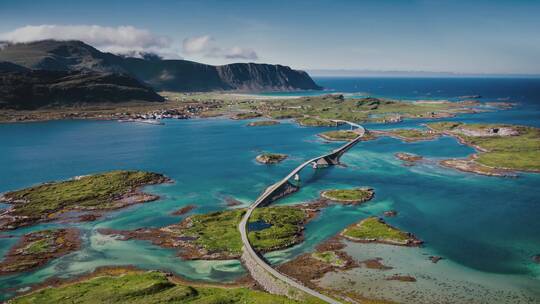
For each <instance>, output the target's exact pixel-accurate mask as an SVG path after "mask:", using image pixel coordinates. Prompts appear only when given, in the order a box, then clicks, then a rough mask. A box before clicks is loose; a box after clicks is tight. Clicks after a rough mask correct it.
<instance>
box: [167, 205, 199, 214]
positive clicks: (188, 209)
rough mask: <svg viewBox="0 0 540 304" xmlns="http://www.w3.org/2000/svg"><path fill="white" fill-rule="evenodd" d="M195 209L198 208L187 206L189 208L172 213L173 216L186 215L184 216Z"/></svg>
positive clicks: (185, 207)
mask: <svg viewBox="0 0 540 304" xmlns="http://www.w3.org/2000/svg"><path fill="white" fill-rule="evenodd" d="M195 208H197V206H195V205H187V206H184V207H182V208H180V209H178V210H176V211H174V212H173V213H172V215H184V214H186V213H188V212H190V211H191V210H193V209H195Z"/></svg>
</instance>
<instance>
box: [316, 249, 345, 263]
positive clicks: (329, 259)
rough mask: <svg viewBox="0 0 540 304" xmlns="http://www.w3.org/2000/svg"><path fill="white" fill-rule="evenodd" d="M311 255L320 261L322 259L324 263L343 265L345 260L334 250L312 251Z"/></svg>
mask: <svg viewBox="0 0 540 304" xmlns="http://www.w3.org/2000/svg"><path fill="white" fill-rule="evenodd" d="M312 256H313V257H314V258H315V259H317V260H320V261H323V262H324V263H326V264H330V265H333V266H337V267H340V266H343V265H344V264H345V261H344V260H342V259H341V258H340V257H339V256H338V255H337V254H336V253H335V252H334V251H323V252H314V253H312Z"/></svg>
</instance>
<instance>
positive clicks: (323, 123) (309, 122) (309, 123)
mask: <svg viewBox="0 0 540 304" xmlns="http://www.w3.org/2000/svg"><path fill="white" fill-rule="evenodd" d="M296 122H297V123H298V124H299V125H301V126H304V127H336V126H337V125H338V124H337V123H336V122H333V121H330V120H327V119H319V118H316V117H302V118H298V119H296Z"/></svg>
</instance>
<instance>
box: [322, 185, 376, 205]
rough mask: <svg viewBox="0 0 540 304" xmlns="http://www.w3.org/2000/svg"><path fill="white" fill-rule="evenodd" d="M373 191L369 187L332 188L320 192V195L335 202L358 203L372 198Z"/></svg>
mask: <svg viewBox="0 0 540 304" xmlns="http://www.w3.org/2000/svg"><path fill="white" fill-rule="evenodd" d="M374 195H375V192H374V191H373V189H371V188H356V189H332V190H325V191H323V192H321V196H322V197H323V198H325V199H329V200H332V201H335V202H341V203H348V204H360V203H363V202H367V201H369V200H371V199H372V198H373V196H374Z"/></svg>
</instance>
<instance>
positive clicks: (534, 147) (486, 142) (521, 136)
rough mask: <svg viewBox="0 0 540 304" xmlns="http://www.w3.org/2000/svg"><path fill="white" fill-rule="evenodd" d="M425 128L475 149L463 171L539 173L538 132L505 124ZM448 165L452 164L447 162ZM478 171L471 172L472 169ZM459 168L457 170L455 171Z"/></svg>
mask: <svg viewBox="0 0 540 304" xmlns="http://www.w3.org/2000/svg"><path fill="white" fill-rule="evenodd" d="M428 127H429V128H431V129H432V130H434V131H437V132H440V133H442V134H445V135H449V136H454V137H457V138H458V139H459V140H460V141H461V142H462V143H464V144H467V145H470V146H472V147H474V148H476V149H477V150H478V152H479V153H478V154H477V155H473V156H472V159H470V160H469V163H470V166H464V167H463V166H462V165H463V164H464V163H463V162H459V163H458V165H461V169H460V170H462V171H470V172H475V173H479V174H483V172H482V171H485V172H487V174H489V173H490V172H492V171H493V169H495V170H496V169H502V170H517V171H531V172H540V157H539V155H540V129H539V128H534V127H528V126H516V125H506V124H464V123H460V122H440V123H430V124H428ZM446 164H447V165H452V163H451V162H450V163H449V162H446ZM475 165H476V166H477V167H479V168H481V170H480V169H479V170H474V168H472V167H473V166H475ZM458 169H459V168H458Z"/></svg>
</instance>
